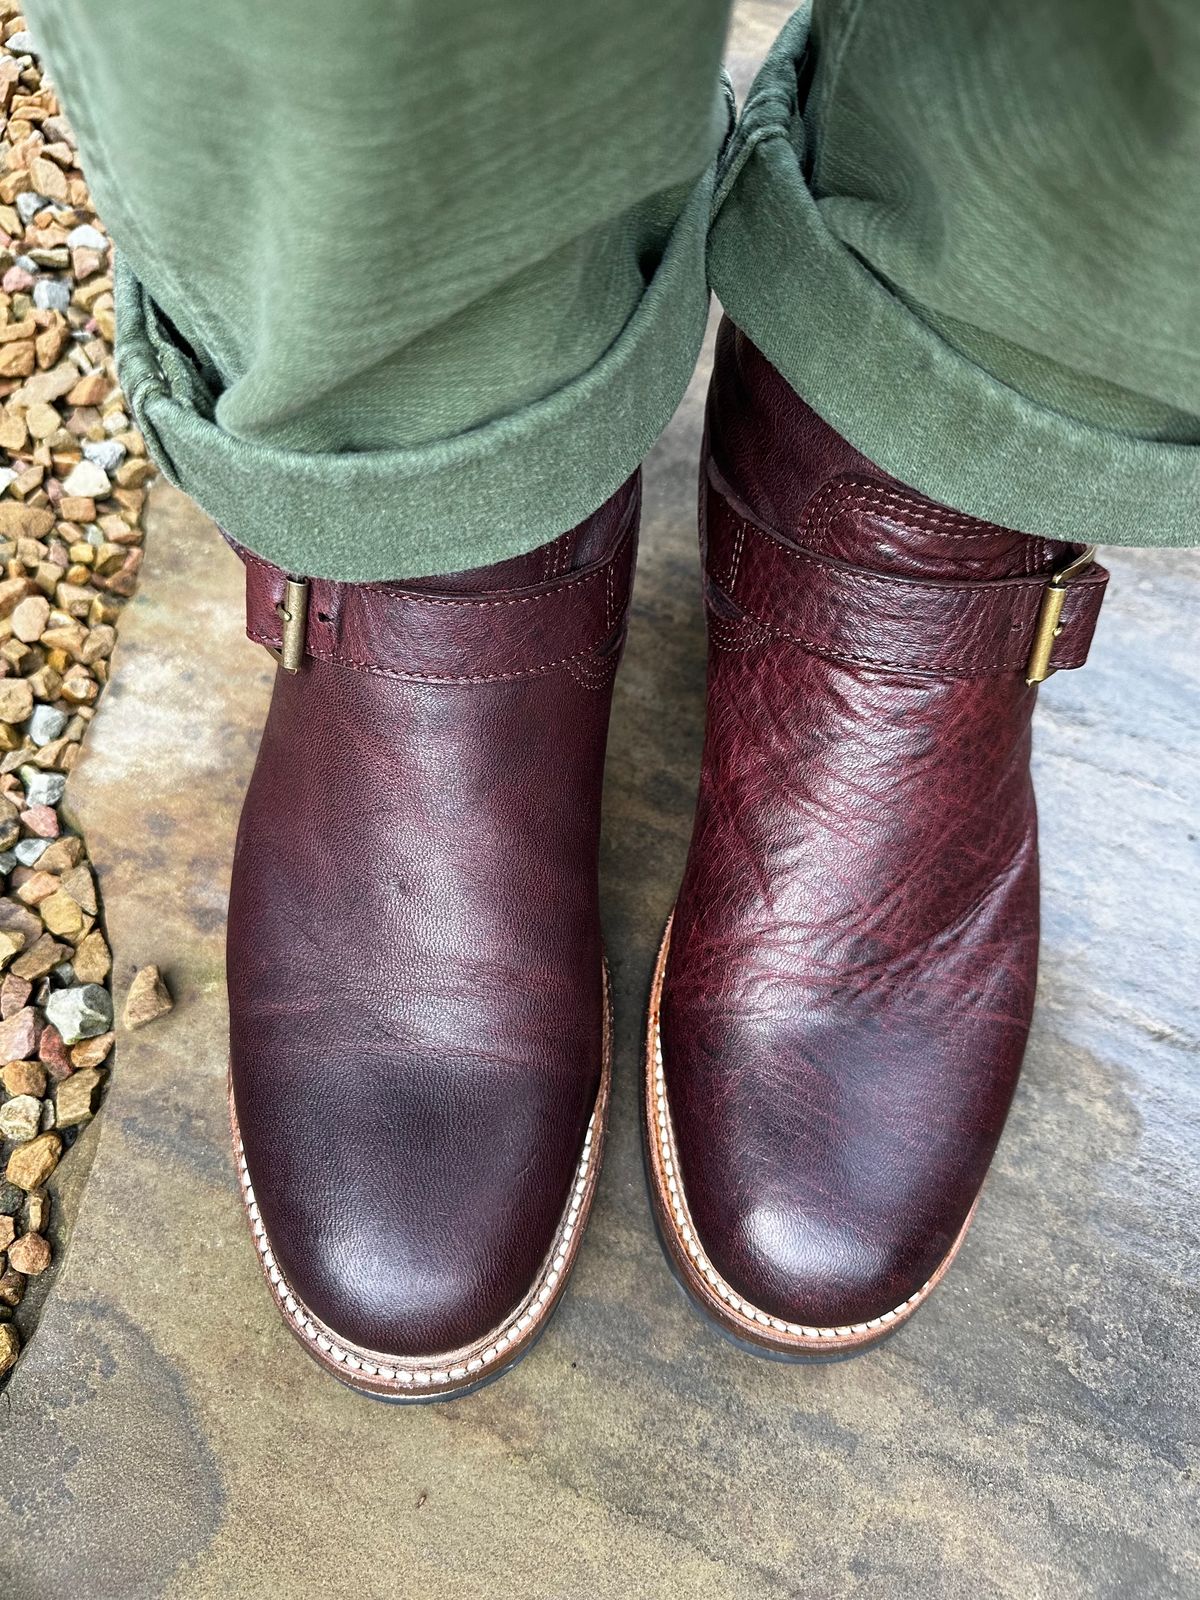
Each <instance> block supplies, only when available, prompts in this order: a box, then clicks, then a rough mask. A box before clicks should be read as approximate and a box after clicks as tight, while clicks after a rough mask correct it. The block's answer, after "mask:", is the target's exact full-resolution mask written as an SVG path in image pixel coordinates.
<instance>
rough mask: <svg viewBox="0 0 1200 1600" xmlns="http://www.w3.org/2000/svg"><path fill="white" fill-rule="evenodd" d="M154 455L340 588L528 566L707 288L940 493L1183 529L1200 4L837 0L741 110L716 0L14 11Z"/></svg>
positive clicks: (1083, 530)
mask: <svg viewBox="0 0 1200 1600" xmlns="http://www.w3.org/2000/svg"><path fill="white" fill-rule="evenodd" d="M28 11H29V16H30V24H31V26H32V27H33V29H34V30H35V35H36V37H37V38H38V42H39V45H41V46H42V47H43V48H44V49H45V51H46V54H47V58H48V61H49V64H50V66H51V69H52V71H53V73H54V74H55V76H56V78H57V80H58V82H59V86H60V89H61V92H62V95H63V99H64V102H65V106H66V109H67V112H68V114H69V115H70V116H71V118H72V119H73V121H74V123H75V125H76V130H77V133H78V135H79V139H80V145H81V151H82V155H83V158H84V162H85V165H86V166H87V168H88V171H89V176H90V178H91V181H92V184H93V188H94V191H95V193H96V195H97V198H98V203H99V204H100V207H101V211H102V213H103V215H104V217H105V220H106V221H107V223H108V225H109V227H110V230H111V232H112V234H113V237H114V240H115V242H116V246H117V268H116V293H117V317H118V340H119V359H120V362H121V370H122V377H123V381H124V383H125V385H126V388H127V392H128V395H129V399H130V403H131V406H132V408H133V410H134V412H135V414H136V417H137V420H138V422H139V424H140V426H141V427H142V428H143V430H144V431H145V434H146V437H147V441H148V444H149V447H150V450H151V452H152V454H153V455H154V456H155V457H156V459H157V460H158V461H159V462H160V464H161V465H162V466H163V468H164V470H165V471H166V472H167V474H168V475H169V476H170V477H171V478H172V479H173V480H174V481H175V482H177V483H178V484H179V485H180V486H181V487H182V488H184V489H185V490H186V491H187V492H188V493H189V494H191V495H192V496H193V497H194V498H195V499H196V500H197V501H198V502H199V504H200V505H201V506H202V507H203V508H204V509H205V510H206V511H207V512H208V513H209V514H210V515H211V516H213V517H214V518H215V520H217V521H218V522H219V523H220V524H221V525H222V526H223V527H224V528H226V529H227V530H228V532H229V533H230V534H231V535H233V536H234V537H235V538H236V539H237V540H239V542H241V543H243V544H245V545H246V546H248V547H249V548H251V549H253V550H255V551H256V552H257V553H258V554H260V555H262V556H264V557H265V558H266V559H268V560H270V561H272V562H274V563H275V564H277V565H279V566H281V567H284V568H287V569H288V570H291V571H294V572H296V573H303V574H307V575H310V576H321V577H331V578H336V579H341V580H344V581H357V580H370V579H386V578H396V577H407V576H416V575H422V574H427V573H434V572H448V571H455V570H459V569H462V568H466V567H471V566H478V565H482V564H486V563H490V562H494V561H498V560H502V559H504V558H506V557H508V556H511V555H515V554H520V553H522V552H523V551H526V550H529V549H532V548H534V547H536V546H537V545H538V544H541V543H543V542H545V541H546V540H548V539H550V538H553V537H554V536H555V535H557V534H558V533H560V532H562V531H563V530H564V529H566V528H568V527H570V526H572V525H573V524H575V523H577V522H578V521H580V520H582V519H583V518H584V517H585V516H587V515H588V514H589V513H590V512H591V511H592V510H593V509H594V508H595V507H596V506H597V505H598V504H599V503H600V502H601V501H602V500H604V499H605V498H606V497H607V496H608V495H609V494H610V493H612V492H613V491H614V490H615V489H616V487H617V486H618V485H619V484H620V483H621V482H623V481H624V479H625V478H626V477H627V476H628V475H629V473H630V472H631V471H632V470H633V468H634V467H636V465H637V464H638V462H639V461H640V460H641V458H642V457H643V456H644V455H645V453H646V451H647V450H648V449H649V447H650V445H651V444H652V443H653V441H654V439H655V438H656V436H657V435H658V433H659V432H660V431H661V429H662V428H663V427H664V425H665V424H666V422H667V421H668V419H669V418H670V416H671V413H672V411H673V410H674V408H675V406H676V405H677V404H678V401H679V399H680V397H681V396H682V393H683V390H684V388H685V387H686V384H687V381H688V378H689V376H690V374H691V371H692V369H693V366H694V363H695V360H696V357H697V354H698V351H699V348H700V343H701V340H702V337H703V332H704V327H705V322H706V317H707V310H708V293H709V288H710V287H711V288H712V289H713V290H714V291H715V292H716V294H717V296H718V297H719V299H720V301H721V302H722V304H723V305H724V307H725V309H726V310H727V311H728V313H729V315H730V316H731V317H732V318H733V320H734V321H735V322H736V323H737V324H738V325H739V326H740V327H742V328H743V329H744V330H745V332H746V333H747V334H748V335H749V336H750V338H751V339H752V340H753V341H754V342H755V343H756V344H757V345H758V346H759V347H760V348H761V349H762V351H763V352H764V354H765V355H766V356H767V357H768V359H769V360H770V361H771V362H772V363H773V364H774V365H775V366H776V367H777V368H778V369H779V370H780V372H781V373H782V374H783V375H784V377H785V378H786V379H787V380H788V381H789V382H790V383H791V384H792V385H793V387H794V388H795V389H796V390H797V391H798V392H799V393H800V394H801V395H802V396H803V398H804V399H805V400H807V401H808V403H809V404H810V405H812V406H813V407H814V409H815V410H817V411H818V412H819V413H820V414H821V415H822V416H823V417H824V418H825V419H826V420H827V421H828V422H829V423H831V424H832V426H834V427H835V428H836V429H837V430H838V431H839V432H840V433H842V434H844V435H845V436H846V437H847V438H848V439H849V440H850V442H851V443H852V444H854V445H855V446H856V447H857V448H858V449H859V450H861V451H862V452H863V453H864V454H866V455H867V456H868V457H870V458H871V459H872V460H873V461H875V462H877V463H878V465H879V466H881V467H882V468H884V469H885V470H886V471H888V472H890V473H892V474H893V475H894V476H896V477H897V478H899V479H901V480H902V481H904V482H906V483H908V484H910V485H912V486H913V487H914V488H916V489H918V490H919V491H921V492H922V493H924V494H926V495H928V496H930V497H931V498H933V499H935V500H938V501H940V502H943V503H945V504H948V505H951V506H953V507H955V508H956V509H958V510H960V511H963V512H966V513H968V514H970V515H973V516H979V517H984V518H986V519H988V520H989V521H993V522H998V523H1001V524H1003V525H1005V526H1008V527H1012V528H1016V529H1018V530H1021V531H1025V532H1029V533H1036V534H1038V535H1040V536H1042V537H1051V538H1061V539H1071V540H1085V541H1088V542H1100V543H1114V544H1141V545H1150V544H1164V545H1165V544H1174V545H1181V544H1192V543H1196V542H1197V537H1196V509H1195V508H1196V503H1197V490H1198V489H1200V273H1198V272H1197V271H1196V264H1197V255H1198V254H1200V205H1198V204H1197V202H1198V200H1200V70H1198V69H1200V11H1197V9H1196V8H1195V7H1194V5H1193V4H1192V3H1191V0H1146V3H1145V4H1143V5H1140V6H1134V5H1132V4H1131V3H1129V0H1023V3H1020V4H1014V5H1012V6H1010V7H999V8H998V7H995V6H994V5H993V4H992V3H991V0H816V4H815V6H804V7H802V8H801V10H800V11H798V12H796V13H795V14H794V15H793V16H792V17H791V19H790V20H789V21H787V22H786V24H785V26H784V27H783V30H782V32H781V33H780V36H779V38H778V40H777V41H776V43H775V45H774V47H773V49H772V50H771V52H770V55H769V57H768V59H767V61H766V63H765V64H764V66H763V68H762V70H761V71H760V73H759V75H758V77H757V79H756V81H755V83H754V85H753V87H752V89H751V92H750V94H749V96H748V98H747V101H746V104H745V105H744V107H743V108H742V111H741V115H740V118H738V119H737V123H736V127H735V128H732V132H731V127H732V122H733V107H732V97H731V92H730V91H729V89H728V86H727V84H726V83H724V82H723V81H722V76H721V67H720V61H721V54H722V48H723V42H724V35H725V30H726V27H727V23H728V13H729V6H728V4H727V0H637V3H635V0H606V4H605V5H603V6H601V5H599V4H591V5H584V6H581V7H574V8H566V9H560V8H551V9H550V10H549V11H547V10H546V8H544V7H542V6H540V5H538V4H537V3H536V0H503V3H501V4H495V5H492V6H490V7H482V6H480V5H479V4H478V0H442V3H440V4H434V3H433V0H348V3H347V5H346V6H345V7H343V8H342V13H341V15H340V16H339V17H338V19H337V22H336V27H333V28H332V31H333V32H334V34H335V35H336V41H335V43H336V59H337V64H338V67H339V69H340V70H339V71H338V74H337V81H338V84H339V85H340V87H337V86H335V85H333V84H332V83H331V80H330V78H329V76H328V68H329V56H328V54H327V53H325V54H323V53H322V52H323V49H324V48H325V41H326V39H327V36H328V34H329V32H330V30H331V26H332V25H331V23H330V19H329V14H328V10H327V8H324V7H321V6H319V5H318V4H317V3H316V0H293V3H292V4H291V5H289V6H288V7H277V6H271V5H266V6H259V7H256V8H251V9H250V10H249V11H247V10H246V9H245V8H243V7H241V6H236V5H235V4H234V0H199V3H198V4H197V5H195V6H192V7H188V8H182V9H180V10H176V9H175V8H171V9H169V10H167V9H164V8H162V7H160V6H157V5H154V4H152V3H151V0H115V3H114V4H113V5H112V6H107V7H103V8H100V7H94V6H89V5H87V4H85V0H29V5H28Z"/></svg>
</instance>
